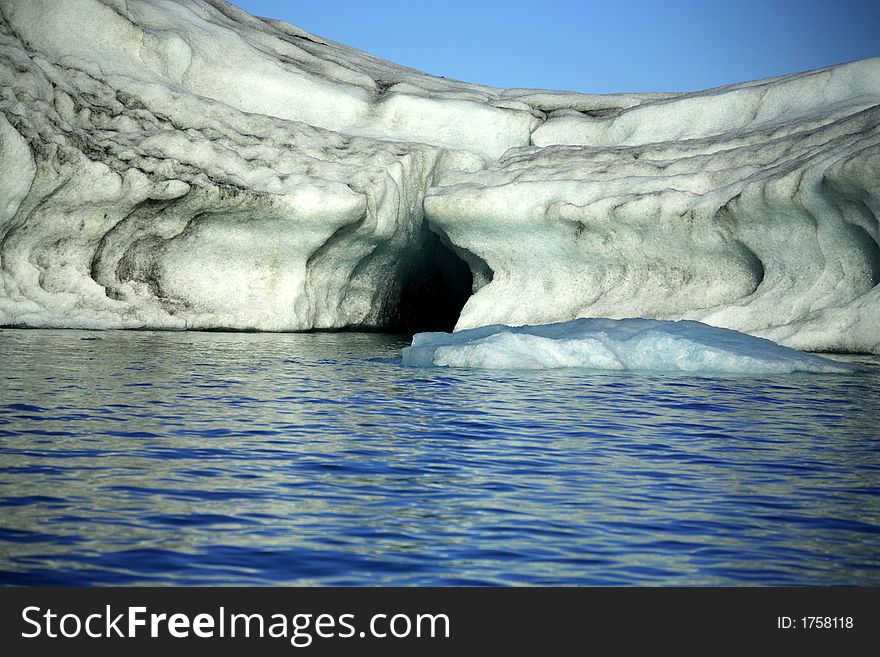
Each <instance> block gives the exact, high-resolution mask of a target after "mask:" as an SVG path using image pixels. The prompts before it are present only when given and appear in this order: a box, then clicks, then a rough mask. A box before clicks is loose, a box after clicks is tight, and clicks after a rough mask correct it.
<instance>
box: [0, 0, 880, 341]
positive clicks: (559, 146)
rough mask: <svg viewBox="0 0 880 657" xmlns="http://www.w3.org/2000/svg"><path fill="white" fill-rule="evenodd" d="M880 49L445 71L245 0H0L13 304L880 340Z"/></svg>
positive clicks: (3, 297) (6, 281) (184, 323)
mask: <svg viewBox="0 0 880 657" xmlns="http://www.w3.org/2000/svg"><path fill="white" fill-rule="evenodd" d="M878 216H880V58H875V59H868V60H864V61H858V62H852V63H849V64H843V65H839V66H832V67H829V68H826V69H821V70H817V71H809V72H806V73H800V74H795V75H789V76H784V77H780V78H773V79H768V80H759V81H753V82H746V83H741V84H735V85H731V86H728V87H721V88H716V89H710V90H707V91H702V92H696V93H661V94H656V93H652V94H639V93H628V94H611V95H596V94H579V93H573V92H560V91H541V90H534V89H498V88H493V87H488V86H485V85H479V84H469V83H465V82H459V81H455V80H449V79H446V78H440V77H433V76H430V75H427V74H424V73H421V72H419V71H415V70H412V69H408V68H405V67H402V66H398V65H396V64H393V63H391V62H387V61H383V60H381V59H378V58H376V57H373V56H371V55H368V54H366V53H363V52H361V51H358V50H356V49H353V48H349V47H347V46H344V45H342V44H339V43H334V42H331V41H327V40H325V39H322V38H321V37H318V36H315V35H312V34H309V33H307V32H304V31H303V30H300V29H299V28H296V27H294V26H292V25H288V24H286V23H283V22H280V21H275V20H270V19H262V18H256V17H254V16H251V15H249V14H247V13H246V12H244V11H242V10H240V9H238V8H237V7H235V6H233V5H230V4H228V3H226V2H223V1H222V0H176V1H172V0H67V1H65V2H56V1H54V0H3V2H2V3H0V325H16V326H35V327H41V326H46V327H49V326H52V327H91V328H179V329H182V328H236V329H258V330H307V329H313V328H343V327H373V328H383V327H384V328H388V327H397V328H400V327H409V328H415V329H424V328H426V327H436V328H441V327H442V328H451V327H452V326H453V325H455V327H456V328H457V329H459V330H461V329H467V328H472V327H478V326H484V325H489V324H507V325H522V324H544V323H552V322H562V321H568V320H572V319H576V318H584V317H612V318H621V317H648V318H655V319H693V320H699V321H701V322H705V323H708V324H712V325H716V326H723V327H728V328H733V329H737V330H739V331H743V332H747V333H750V334H753V335H759V336H764V337H767V338H770V339H772V340H774V341H776V342H779V343H781V344H785V345H788V346H791V347H795V348H798V349H805V350H817V351H821V350H840V351H860V352H871V351H874V352H876V353H880V286H878V283H880V246H878V243H880V224H878Z"/></svg>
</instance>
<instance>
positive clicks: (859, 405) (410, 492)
mask: <svg viewBox="0 0 880 657" xmlns="http://www.w3.org/2000/svg"><path fill="white" fill-rule="evenodd" d="M407 342H408V341H407V339H406V338H405V337H400V336H388V335H367V334H306V335H289V334H286V335H273V334H228V333H147V332H106V333H91V332H80V331H19V330H5V331H2V332H0V583H6V584H131V583H145V584H146V583H166V584H211V583H217V584H401V585H408V584H423V585H431V584H440V585H445V584H553V585H556V584H664V585H673V584H676V585H714V584H726V585H730V584H734V585H738V584H819V585H826V584H874V585H876V584H880V395H878V392H877V391H878V390H880V367H878V361H877V359H871V358H862V359H861V361H862V362H864V363H865V364H866V367H867V370H866V372H864V373H861V374H855V375H815V374H813V375H786V376H779V377H761V378H747V377H742V376H739V377H717V376H716V377H712V376H690V375H671V374H670V375H656V374H654V375H643V374H634V373H615V374H611V373H608V374H597V373H588V372H578V371H552V372H498V371H494V372H493V371H465V370H458V371H456V370H439V369H432V370H420V369H411V368H404V367H402V366H401V365H400V349H401V347H403V346H404V345H405V344H407Z"/></svg>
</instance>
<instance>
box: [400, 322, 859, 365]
mask: <svg viewBox="0 0 880 657" xmlns="http://www.w3.org/2000/svg"><path fill="white" fill-rule="evenodd" d="M403 364H404V365H409V366H413V367H467V368H486V369H512V370H522V369H525V370H538V369H554V368H566V367H569V368H575V367H576V368H585V369H594V370H641V371H655V372H730V373H739V374H790V373H792V372H824V373H845V372H851V371H853V370H854V367H853V366H851V365H848V364H846V363H838V362H834V361H831V360H828V359H827V358H820V357H819V356H814V355H812V354H804V353H801V352H799V351H795V350H794V349H790V348H788V347H781V346H779V345H777V344H775V343H773V342H771V341H770V340H765V339H763V338H756V337H753V336H751V335H746V334H744V333H739V332H738V331H732V330H730V329H723V328H717V327H714V326H708V325H707V324H703V323H701V322H694V321H687V320H682V321H670V320H658V319H575V320H572V321H570V322H560V323H557V324H544V325H541V326H520V327H510V326H484V327H481V328H474V329H465V330H463V331H459V332H457V333H417V334H416V335H415V336H413V343H412V346H410V347H406V348H404V350H403Z"/></svg>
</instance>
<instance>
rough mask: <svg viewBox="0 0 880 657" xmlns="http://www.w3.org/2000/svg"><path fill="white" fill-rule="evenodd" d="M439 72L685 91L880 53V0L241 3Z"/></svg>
mask: <svg viewBox="0 0 880 657" xmlns="http://www.w3.org/2000/svg"><path fill="white" fill-rule="evenodd" d="M234 4H237V5H239V6H240V7H242V8H244V9H245V10H247V11H249V12H250V13H252V14H256V15H258V16H269V17H272V18H281V19H283V20H287V21H289V22H291V23H294V24H296V25H298V26H299V27H301V28H303V29H305V30H308V31H310V32H313V33H315V34H318V35H320V36H323V37H326V38H328V39H332V40H334V41H341V42H343V43H347V44H348V45H351V46H355V47H357V48H361V49H362V50H366V51H368V52H370V53H373V54H374V55H378V56H380V57H384V58H386V59H391V60H393V61H396V62H398V63H400V64H404V65H406V66H412V67H414V68H418V69H421V70H423V71H427V72H428V73H432V74H434V75H445V76H447V77H452V78H457V79H460V80H467V81H470V82H481V83H485V84H492V85H497V86H502V87H541V88H550V89H574V90H577V91H585V92H598V93H607V92H615V91H664V90H669V91H687V90H693V89H703V88H707V87H713V86H718V85H722V84H728V83H732V82H741V81H744V80H753V79H756V78H763V77H768V76H772V75H781V74H784V73H792V72H795V71H801V70H807V69H811V68H818V67H821V66H827V65H829V64H837V63H840V62H845V61H851V60H853V59H861V58H864V57H872V56H877V55H880V0H822V1H819V0H800V1H797V0H764V1H761V0H739V1H737V2H716V1H713V0H703V1H702V2H696V1H684V0H669V1H667V2H663V1H660V0H658V1H654V2H651V1H649V0H620V1H618V2H615V1H614V0H603V1H601V2H594V1H592V0H581V1H577V0H544V1H542V2H517V1H516V0H507V1H502V0H482V1H481V0H467V1H464V0H448V1H446V2H444V1H442V0H441V1H439V2H424V1H419V0H373V1H370V0H360V1H358V0H287V1H284V0H235V2H234Z"/></svg>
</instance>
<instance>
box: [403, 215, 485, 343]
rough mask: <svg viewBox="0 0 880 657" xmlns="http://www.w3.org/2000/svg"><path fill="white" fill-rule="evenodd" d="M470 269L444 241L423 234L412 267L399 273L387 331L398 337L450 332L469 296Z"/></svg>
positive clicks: (431, 235)
mask: <svg viewBox="0 0 880 657" xmlns="http://www.w3.org/2000/svg"><path fill="white" fill-rule="evenodd" d="M473 282H474V278H473V275H472V274H471V268H470V266H468V263H466V262H465V261H464V260H462V259H461V258H460V257H459V256H458V255H457V254H456V253H455V251H454V249H453V247H451V246H450V245H449V244H448V242H446V240H444V239H442V238H441V237H440V236H438V235H437V234H436V233H433V232H431V231H426V235H425V238H424V241H423V242H422V244H421V246H420V248H419V256H418V258H416V259H415V260H414V264H413V266H411V267H409V268H408V269H407V270H406V271H405V272H403V279H402V280H401V283H400V288H399V291H400V296H399V297H398V301H397V304H396V307H395V309H394V312H393V313H392V314H391V317H390V318H389V320H390V321H389V324H388V326H387V329H390V330H393V331H399V332H401V333H419V332H422V331H447V332H448V331H452V329H453V328H454V327H455V323H456V322H457V321H458V317H459V315H460V314H461V310H462V308H464V304H465V303H467V300H468V299H469V298H470V296H471V294H472V292H473Z"/></svg>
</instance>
